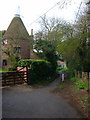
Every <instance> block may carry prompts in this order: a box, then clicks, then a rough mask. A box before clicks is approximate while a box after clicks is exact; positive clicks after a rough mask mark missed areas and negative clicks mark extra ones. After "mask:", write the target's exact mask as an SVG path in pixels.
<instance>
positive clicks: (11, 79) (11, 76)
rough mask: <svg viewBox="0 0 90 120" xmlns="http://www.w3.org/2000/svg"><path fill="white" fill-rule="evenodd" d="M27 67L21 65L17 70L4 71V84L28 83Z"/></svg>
mask: <svg viewBox="0 0 90 120" xmlns="http://www.w3.org/2000/svg"><path fill="white" fill-rule="evenodd" d="M27 80H28V70H27V67H20V68H18V69H17V71H13V72H5V73H2V86H11V85H16V84H23V83H25V82H26V83H27Z"/></svg>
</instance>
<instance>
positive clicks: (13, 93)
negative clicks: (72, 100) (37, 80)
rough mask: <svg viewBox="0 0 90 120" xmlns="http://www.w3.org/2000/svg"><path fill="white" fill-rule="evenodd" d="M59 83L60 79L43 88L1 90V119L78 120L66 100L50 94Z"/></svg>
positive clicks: (24, 87) (25, 87)
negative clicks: (50, 119)
mask: <svg viewBox="0 0 90 120" xmlns="http://www.w3.org/2000/svg"><path fill="white" fill-rule="evenodd" d="M59 83H60V78H57V79H56V80H55V81H53V82H52V83H51V84H50V85H48V86H47V87H44V88H37V89H32V88H31V87H30V86H15V87H9V88H3V90H2V92H3V95H2V99H3V101H2V113H3V118H80V116H79V115H78V113H77V110H76V109H75V108H73V107H72V106H70V104H69V103H68V101H67V100H65V99H63V98H62V97H60V96H58V95H57V94H50V91H51V90H53V89H54V88H55V87H56V86H58V85H59Z"/></svg>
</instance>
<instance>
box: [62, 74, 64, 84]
mask: <svg viewBox="0 0 90 120" xmlns="http://www.w3.org/2000/svg"><path fill="white" fill-rule="evenodd" d="M63 81H64V74H62V82H63Z"/></svg>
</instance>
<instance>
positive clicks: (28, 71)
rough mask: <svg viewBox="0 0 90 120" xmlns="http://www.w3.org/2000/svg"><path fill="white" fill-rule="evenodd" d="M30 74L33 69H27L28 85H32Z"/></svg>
mask: <svg viewBox="0 0 90 120" xmlns="http://www.w3.org/2000/svg"><path fill="white" fill-rule="evenodd" d="M30 74H31V69H30V68H28V69H27V83H28V84H29V85H30Z"/></svg>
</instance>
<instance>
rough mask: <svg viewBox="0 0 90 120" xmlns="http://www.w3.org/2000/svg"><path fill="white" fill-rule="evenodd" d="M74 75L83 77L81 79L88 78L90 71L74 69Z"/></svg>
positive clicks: (79, 77)
mask: <svg viewBox="0 0 90 120" xmlns="http://www.w3.org/2000/svg"><path fill="white" fill-rule="evenodd" d="M74 75H75V77H76V78H78V79H83V80H86V81H87V80H90V72H79V71H76V70H75V71H74Z"/></svg>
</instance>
